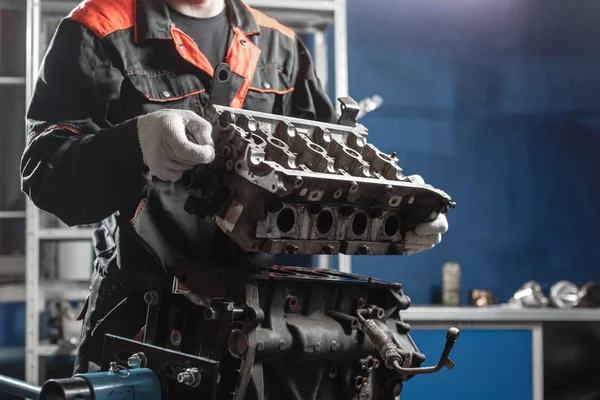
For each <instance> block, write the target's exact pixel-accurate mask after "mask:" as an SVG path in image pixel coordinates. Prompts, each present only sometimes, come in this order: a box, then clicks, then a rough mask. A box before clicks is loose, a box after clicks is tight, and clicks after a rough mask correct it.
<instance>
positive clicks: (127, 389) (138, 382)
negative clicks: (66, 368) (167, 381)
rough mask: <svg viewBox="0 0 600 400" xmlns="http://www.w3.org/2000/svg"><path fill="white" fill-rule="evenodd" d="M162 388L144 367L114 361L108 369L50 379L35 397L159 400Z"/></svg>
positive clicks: (88, 399)
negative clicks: (132, 366) (125, 365)
mask: <svg viewBox="0 0 600 400" xmlns="http://www.w3.org/2000/svg"><path fill="white" fill-rule="evenodd" d="M161 398H162V387H161V384H160V382H159V380H158V378H157V376H156V374H155V373H154V372H153V371H152V370H150V369H148V368H137V369H126V368H123V367H119V366H117V365H116V364H114V365H113V367H112V368H111V369H110V370H109V371H108V372H106V371H105V372H95V373H91V374H80V375H75V376H74V377H72V378H69V379H57V380H50V381H48V382H46V383H45V384H44V386H42V389H41V393H40V396H39V400H76V399H77V400H80V399H81V400H134V399H144V400H160V399H161Z"/></svg>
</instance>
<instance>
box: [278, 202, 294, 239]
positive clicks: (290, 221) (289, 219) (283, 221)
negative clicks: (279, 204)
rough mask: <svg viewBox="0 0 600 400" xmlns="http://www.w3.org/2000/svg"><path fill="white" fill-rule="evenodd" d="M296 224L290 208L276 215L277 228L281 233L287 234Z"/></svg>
mask: <svg viewBox="0 0 600 400" xmlns="http://www.w3.org/2000/svg"><path fill="white" fill-rule="evenodd" d="M295 224H296V215H295V214H294V211H292V209H290V208H284V209H283V210H281V211H280V212H279V214H278V215H277V228H278V229H279V230H280V231H281V232H282V233H287V232H289V231H291V230H292V229H293V228H294V225H295Z"/></svg>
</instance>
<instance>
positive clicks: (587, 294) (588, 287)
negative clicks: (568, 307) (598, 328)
mask: <svg viewBox="0 0 600 400" xmlns="http://www.w3.org/2000/svg"><path fill="white" fill-rule="evenodd" d="M580 290H581V302H580V303H579V306H580V307H590V308H597V307H600V285H598V284H597V283H596V282H587V283H585V284H584V285H583V286H582V287H581V289H580Z"/></svg>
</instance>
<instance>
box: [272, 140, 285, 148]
mask: <svg viewBox="0 0 600 400" xmlns="http://www.w3.org/2000/svg"><path fill="white" fill-rule="evenodd" d="M270 142H271V144H273V145H275V146H277V147H285V143H283V142H282V141H281V140H279V139H277V138H270Z"/></svg>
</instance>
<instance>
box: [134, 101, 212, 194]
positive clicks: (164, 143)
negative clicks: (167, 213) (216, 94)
mask: <svg viewBox="0 0 600 400" xmlns="http://www.w3.org/2000/svg"><path fill="white" fill-rule="evenodd" d="M211 132H212V126H211V124H210V123H209V122H208V121H206V120H205V119H204V118H202V117H200V116H199V115H198V114H196V113H194V112H193V111H189V110H159V111H155V112H153V113H150V114H146V115H142V116H141V117H138V120H137V134H138V138H139V140H140V147H141V148H142V155H143V156H144V163H145V164H146V165H147V166H148V168H149V169H150V173H151V174H152V175H154V176H156V177H157V178H158V179H161V180H163V181H172V182H175V181H178V180H179V179H181V177H182V176H183V173H184V172H185V171H187V170H189V169H192V168H193V167H195V166H196V165H198V164H208V163H211V162H212V161H213V160H214V159H215V149H214V147H213V146H214V144H213V140H212V137H211Z"/></svg>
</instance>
